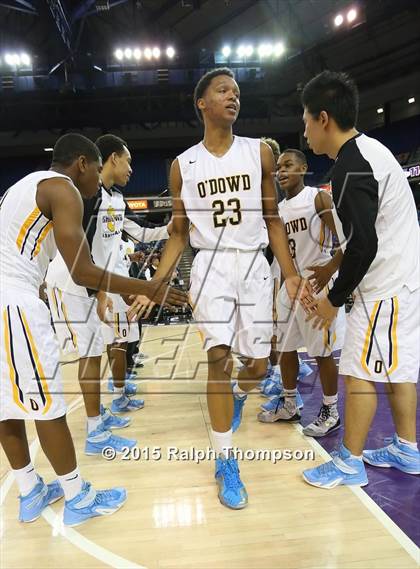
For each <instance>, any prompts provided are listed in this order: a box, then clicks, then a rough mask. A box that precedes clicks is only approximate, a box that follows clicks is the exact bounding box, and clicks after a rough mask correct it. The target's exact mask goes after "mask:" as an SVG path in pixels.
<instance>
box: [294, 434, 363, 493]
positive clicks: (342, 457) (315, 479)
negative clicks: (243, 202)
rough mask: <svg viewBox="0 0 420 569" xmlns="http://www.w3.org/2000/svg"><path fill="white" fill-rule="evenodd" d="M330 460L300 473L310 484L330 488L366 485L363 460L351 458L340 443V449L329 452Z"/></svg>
mask: <svg viewBox="0 0 420 569" xmlns="http://www.w3.org/2000/svg"><path fill="white" fill-rule="evenodd" d="M331 457H332V460H330V461H329V462H326V463H325V464H321V465H320V466H317V467H315V468H309V469H308V470H304V471H303V473H302V476H303V479H304V480H305V482H307V483H308V484H311V485H312V486H317V487H318V488H326V489H327V490H330V489H331V488H335V487H336V486H339V485H340V484H341V485H344V486H366V485H367V483H368V477H367V474H366V469H365V465H364V464H363V460H360V459H357V458H356V459H355V458H351V454H350V451H349V450H348V449H346V447H345V446H344V445H343V444H341V446H340V450H339V451H338V452H337V451H335V452H332V453H331Z"/></svg>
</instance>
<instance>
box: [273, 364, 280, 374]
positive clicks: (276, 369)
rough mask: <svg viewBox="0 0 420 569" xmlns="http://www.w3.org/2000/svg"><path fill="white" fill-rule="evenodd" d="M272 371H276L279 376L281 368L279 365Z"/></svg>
mask: <svg viewBox="0 0 420 569" xmlns="http://www.w3.org/2000/svg"><path fill="white" fill-rule="evenodd" d="M272 369H273V371H274V373H275V374H277V373H278V374H279V373H280V366H279V364H277V365H275V366H273V367H272Z"/></svg>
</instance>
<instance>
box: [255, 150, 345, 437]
mask: <svg viewBox="0 0 420 569" xmlns="http://www.w3.org/2000/svg"><path fill="white" fill-rule="evenodd" d="M278 165H279V168H278V178H279V182H280V187H281V189H282V191H283V192H285V195H286V198H285V199H283V200H282V201H281V202H280V203H279V214H280V217H281V218H282V219H283V222H284V224H285V227H286V233H287V236H288V238H289V246H290V252H291V255H292V257H293V261H294V263H295V265H296V269H297V270H298V272H299V274H300V275H302V276H303V277H306V278H309V280H311V279H314V278H315V286H314V290H315V292H321V291H322V290H324V288H325V287H328V285H329V284H330V281H331V279H332V277H333V275H334V273H335V272H336V271H337V269H338V267H339V265H340V262H341V258H342V251H341V249H340V248H338V249H337V251H336V253H335V255H334V257H331V250H332V246H333V244H332V236H333V235H336V229H335V225H334V219H333V216H332V212H331V208H332V200H331V196H330V195H329V194H327V192H325V191H322V190H319V189H318V188H312V187H310V186H305V184H304V176H305V173H306V172H307V169H308V165H307V162H306V156H305V155H304V154H303V152H301V151H300V150H295V149H287V150H285V151H284V152H283V153H282V154H281V155H280V158H279V162H278ZM311 271H313V273H311ZM314 275H315V277H314ZM335 326H336V320H334V322H333V323H332V324H331V326H330V328H329V329H328V330H314V329H313V328H312V323H311V322H306V314H305V312H304V311H303V309H302V307H300V306H297V307H296V309H295V310H292V306H291V303H290V301H289V298H288V296H287V293H286V291H285V289H284V286H283V287H282V288H281V289H280V291H279V294H278V296H277V326H276V332H277V346H278V350H279V352H280V353H281V358H280V366H281V375H282V380H283V385H284V388H285V389H284V396H285V397H284V406H280V404H278V405H277V408H274V409H272V410H271V411H263V412H261V413H260V414H259V415H258V418H259V420H260V421H261V422H264V423H272V422H274V421H285V422H295V421H300V418H301V417H300V412H299V410H298V408H297V405H296V395H297V390H296V384H297V378H298V373H299V359H298V353H297V350H298V349H299V348H303V347H306V349H307V352H308V354H309V355H310V356H311V357H313V358H315V359H316V361H317V364H318V369H319V374H320V379H321V384H322V390H323V404H322V407H321V409H320V412H319V415H318V417H317V418H316V419H315V421H313V422H312V423H310V424H309V425H307V426H306V427H305V428H304V431H303V432H304V434H305V435H309V436H315V437H319V436H323V435H326V434H328V433H330V432H331V431H333V430H335V429H338V428H339V426H340V418H339V415H338V410H337V376H338V372H337V366H336V365H335V362H334V358H333V356H332V352H333V350H335V349H338V347H337V345H336V344H335V341H336V330H335ZM279 403H280V402H279Z"/></svg>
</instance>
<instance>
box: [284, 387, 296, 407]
mask: <svg viewBox="0 0 420 569" xmlns="http://www.w3.org/2000/svg"><path fill="white" fill-rule="evenodd" d="M296 395H297V389H285V390H284V399H285V403H286V402H287V401H288V402H289V403H288V406H291V405H292V406H293V407H296Z"/></svg>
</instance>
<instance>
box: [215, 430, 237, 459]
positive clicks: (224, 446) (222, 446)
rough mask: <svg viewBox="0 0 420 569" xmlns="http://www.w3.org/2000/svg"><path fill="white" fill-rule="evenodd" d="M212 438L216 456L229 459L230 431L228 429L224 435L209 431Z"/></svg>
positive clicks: (230, 446)
mask: <svg viewBox="0 0 420 569" xmlns="http://www.w3.org/2000/svg"><path fill="white" fill-rule="evenodd" d="M211 434H212V438H213V446H214V450H215V451H216V454H217V456H219V455H220V454H223V455H224V456H225V457H226V458H228V457H229V450H230V449H231V448H232V446H233V445H232V429H229V431H227V432H226V433H218V432H217V431H213V429H212V431H211Z"/></svg>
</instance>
